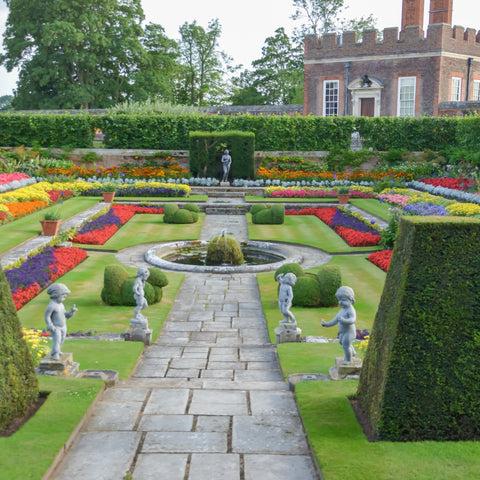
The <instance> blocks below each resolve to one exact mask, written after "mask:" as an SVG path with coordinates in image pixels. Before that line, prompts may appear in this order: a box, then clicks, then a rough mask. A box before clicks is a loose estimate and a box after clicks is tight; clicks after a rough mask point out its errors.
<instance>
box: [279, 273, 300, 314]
mask: <svg viewBox="0 0 480 480" xmlns="http://www.w3.org/2000/svg"><path fill="white" fill-rule="evenodd" d="M276 280H277V282H278V283H279V284H280V289H279V291H278V307H279V308H280V311H281V312H282V315H283V320H281V321H280V323H296V320H295V317H294V315H293V313H292V312H291V311H290V308H291V306H292V301H293V289H292V287H293V286H294V285H295V282H296V281H297V277H296V276H295V274H294V273H287V274H283V273H282V274H280V275H278V276H277V278H276Z"/></svg>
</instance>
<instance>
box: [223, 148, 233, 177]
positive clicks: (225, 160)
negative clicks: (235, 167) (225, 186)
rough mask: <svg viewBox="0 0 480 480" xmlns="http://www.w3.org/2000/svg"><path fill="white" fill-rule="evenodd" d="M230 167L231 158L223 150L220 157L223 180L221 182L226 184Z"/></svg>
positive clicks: (226, 151)
mask: <svg viewBox="0 0 480 480" xmlns="http://www.w3.org/2000/svg"><path fill="white" fill-rule="evenodd" d="M231 165H232V157H231V156H230V152H229V151H228V150H225V151H224V152H223V155H222V166H223V178H222V182H228V174H229V173H230V167H231Z"/></svg>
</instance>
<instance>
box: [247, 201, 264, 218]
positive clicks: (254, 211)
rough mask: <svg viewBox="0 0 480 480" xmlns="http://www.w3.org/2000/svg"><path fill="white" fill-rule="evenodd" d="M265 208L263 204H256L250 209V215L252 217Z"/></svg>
mask: <svg viewBox="0 0 480 480" xmlns="http://www.w3.org/2000/svg"><path fill="white" fill-rule="evenodd" d="M266 208H267V206H266V205H265V204H264V203H256V204H255V205H252V206H251V208H250V214H251V215H252V216H253V215H255V214H257V213H258V212H260V211H262V210H266Z"/></svg>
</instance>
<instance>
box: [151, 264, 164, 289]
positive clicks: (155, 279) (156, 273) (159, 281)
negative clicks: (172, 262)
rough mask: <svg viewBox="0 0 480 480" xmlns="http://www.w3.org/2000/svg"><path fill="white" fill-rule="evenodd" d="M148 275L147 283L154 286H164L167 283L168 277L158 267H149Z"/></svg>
mask: <svg viewBox="0 0 480 480" xmlns="http://www.w3.org/2000/svg"><path fill="white" fill-rule="evenodd" d="M148 271H149V272H150V276H149V277H148V280H147V281H148V283H150V284H151V285H153V286H154V287H160V288H163V287H166V286H167V285H168V278H167V276H166V275H165V273H163V272H162V271H161V270H159V269H158V268H149V269H148Z"/></svg>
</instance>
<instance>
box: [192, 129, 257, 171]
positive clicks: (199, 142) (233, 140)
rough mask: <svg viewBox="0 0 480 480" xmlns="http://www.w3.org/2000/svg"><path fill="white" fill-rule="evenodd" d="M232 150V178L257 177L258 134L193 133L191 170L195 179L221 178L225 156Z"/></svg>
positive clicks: (235, 132)
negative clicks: (256, 149)
mask: <svg viewBox="0 0 480 480" xmlns="http://www.w3.org/2000/svg"><path fill="white" fill-rule="evenodd" d="M225 149H228V150H229V151H230V156H231V157H232V165H231V167H230V175H229V177H231V178H254V176H255V135H254V134H253V133H252V132H240V131H229V132H190V142H189V150H190V171H191V172H192V174H193V175H195V176H198V175H200V176H202V177H203V176H206V177H214V178H219V179H221V178H222V176H223V166H222V162H221V157H222V155H223V152H224V151H225Z"/></svg>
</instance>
